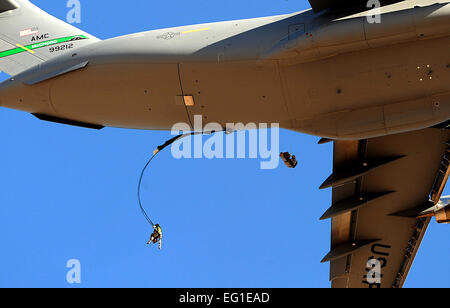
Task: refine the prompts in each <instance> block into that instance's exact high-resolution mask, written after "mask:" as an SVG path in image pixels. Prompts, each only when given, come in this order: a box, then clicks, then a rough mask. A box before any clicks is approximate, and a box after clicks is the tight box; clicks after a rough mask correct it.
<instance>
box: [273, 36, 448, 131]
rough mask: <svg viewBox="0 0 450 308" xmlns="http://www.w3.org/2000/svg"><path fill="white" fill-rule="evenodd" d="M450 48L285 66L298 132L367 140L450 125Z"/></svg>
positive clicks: (428, 45) (442, 42) (412, 47)
mask: <svg viewBox="0 0 450 308" xmlns="http://www.w3.org/2000/svg"><path fill="white" fill-rule="evenodd" d="M449 49H450V38H449V37H445V38H440V39H435V40H429V41H420V42H415V43H406V44H398V45H393V46H390V47H389V48H379V49H373V50H367V51H364V52H355V53H349V54H345V55H340V56H337V57H333V58H329V59H325V60H322V61H318V62H312V63H304V64H298V65H293V66H292V65H286V66H283V67H282V76H283V80H284V82H285V84H286V87H287V89H288V97H287V100H288V108H289V110H290V112H291V115H292V117H293V118H294V119H293V123H294V125H293V129H294V130H297V131H302V132H305V133H309V134H313V135H318V136H322V137H323V136H325V137H329V138H334V139H361V138H369V137H375V136H383V135H387V134H392V133H399V132H404V131H409V130H415V129H421V128H424V127H429V126H433V125H435V124H437V123H440V122H444V121H446V120H448V119H449V118H450V84H449V83H448V80H450V54H449V53H448V50H449ZM299 72H301V73H299Z"/></svg>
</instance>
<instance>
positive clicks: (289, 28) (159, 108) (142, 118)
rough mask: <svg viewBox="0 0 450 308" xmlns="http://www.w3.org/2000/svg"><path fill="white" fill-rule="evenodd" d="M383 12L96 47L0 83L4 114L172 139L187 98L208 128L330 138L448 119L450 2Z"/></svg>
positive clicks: (153, 36) (306, 15)
mask: <svg viewBox="0 0 450 308" xmlns="http://www.w3.org/2000/svg"><path fill="white" fill-rule="evenodd" d="M415 6H421V7H422V8H419V7H417V8H414V7H415ZM424 12H426V13H424ZM382 13H383V15H382V20H383V18H384V19H385V21H386V23H383V22H382V23H381V24H379V25H370V27H369V25H368V24H367V22H366V21H365V20H366V17H365V16H366V15H365V13H360V14H356V15H352V16H338V17H336V16H334V17H326V16H324V15H323V14H321V13H319V14H315V13H313V12H312V11H311V10H307V11H304V12H299V13H294V14H289V15H282V16H275V17H267V18H257V19H250V20H239V21H229V22H221V23H211V24H201V25H196V26H187V27H177V28H170V29H162V30H156V31H150V32H143V33H138V34H132V35H127V36H123V37H118V38H113V39H109V40H105V41H98V40H95V41H92V42H89V44H87V45H85V46H80V47H79V48H77V49H76V50H75V49H74V50H70V51H69V52H67V53H63V54H61V55H59V56H56V57H52V58H50V59H48V60H46V61H45V62H40V63H39V64H38V65H36V66H33V67H31V68H30V69H28V70H26V71H24V72H22V73H20V74H18V75H16V76H14V78H13V80H10V81H7V82H5V83H3V84H2V85H1V86H0V105H2V106H4V107H9V108H14V109H19V110H23V111H27V112H31V113H38V114H46V115H50V116H56V117H60V118H65V119H70V120H75V121H79V122H86V123H92V124H97V125H102V126H113V127H123V128H138V129H164V130H165V129H170V128H171V126H172V125H173V124H175V123H177V122H186V121H187V118H186V112H185V109H184V106H179V105H177V104H176V103H175V98H176V97H177V96H179V95H182V94H189V95H193V96H194V98H195V103H196V104H195V106H194V107H190V108H189V112H190V113H191V114H202V115H204V116H205V117H206V119H207V120H208V121H215V122H219V123H223V124H225V123H227V122H243V123H248V122H257V123H258V122H276V123H280V125H281V126H282V127H283V128H287V129H291V130H296V131H301V132H305V133H309V134H314V135H319V136H322V137H328V138H334V139H360V138H368V137H374V136H382V135H387V134H393V133H398V132H404V131H409V130H416V129H421V128H424V127H429V126H432V125H435V124H438V123H440V122H443V121H446V120H447V119H448V118H449V115H450V89H449V85H448V82H447V81H448V79H449V77H450V69H449V63H450V58H449V54H448V50H449V47H450V38H449V37H448V34H450V33H448V32H449V31H450V27H449V26H450V4H449V3H448V2H444V3H441V4H435V3H434V1H428V0H427V1H426V0H421V1H404V2H400V3H397V4H393V5H389V6H386V7H383V8H382ZM298 25H301V26H300V27H298ZM71 34H73V33H71ZM80 34H81V33H80ZM86 35H87V34H86ZM311 35H312V36H311ZM94 39H95V38H94ZM86 62H88V65H87V66H86V67H85V68H83V69H78V70H68V71H66V70H67V68H71V67H78V66H80V65H81V64H83V63H86ZM81 67H83V65H81ZM62 73H65V74H62ZM46 76H49V77H52V76H57V77H55V78H50V79H48V78H47V77H46ZM430 77H431V79H430ZM30 80H34V81H35V80H42V82H39V83H37V84H33V85H30ZM180 81H181V84H180Z"/></svg>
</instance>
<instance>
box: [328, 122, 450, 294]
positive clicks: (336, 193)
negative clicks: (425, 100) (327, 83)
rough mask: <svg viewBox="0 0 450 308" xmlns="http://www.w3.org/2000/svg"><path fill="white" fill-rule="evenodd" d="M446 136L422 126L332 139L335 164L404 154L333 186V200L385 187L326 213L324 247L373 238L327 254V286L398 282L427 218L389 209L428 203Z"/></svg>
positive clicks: (403, 277)
mask: <svg viewBox="0 0 450 308" xmlns="http://www.w3.org/2000/svg"><path fill="white" fill-rule="evenodd" d="M449 140H450V133H449V131H448V130H446V129H425V130H421V131H416V132H410V133H405V134H399V135H392V136H386V137H380V138H374V139H370V140H365V141H359V142H357V141H354V142H349V141H336V142H335V149H334V153H335V159H334V166H335V168H336V169H339V167H340V166H342V165H347V164H348V163H349V162H351V161H358V162H364V161H365V160H370V159H371V158H374V157H382V156H392V157H394V156H404V158H402V159H399V160H396V161H393V162H391V163H389V165H387V166H382V167H380V168H377V169H374V170H373V171H371V172H369V173H367V174H364V175H362V176H361V177H359V178H358V179H355V180H353V181H350V182H348V183H345V184H344V185H342V186H339V187H335V188H334V189H333V203H337V204H338V203H339V202H342V201H343V200H344V201H345V200H346V199H348V198H351V197H352V196H359V195H360V194H367V193H373V192H391V193H388V194H386V195H384V196H383V197H382V198H377V199H375V200H372V201H371V202H369V203H367V204H364V205H363V206H361V207H358V208H356V209H353V208H349V211H348V212H345V213H343V214H341V215H338V216H334V217H332V236H331V237H332V239H331V252H330V253H332V252H333V251H340V250H342V247H345V246H346V245H347V247H349V245H353V247H355V244H356V245H357V243H359V242H364V241H371V240H374V239H379V241H377V242H371V243H369V244H367V245H363V246H361V247H358V249H355V250H354V251H351V253H349V254H341V255H339V254H336V255H335V256H337V257H338V258H331V265H330V280H331V281H332V286H333V287H352V288H354V287H356V288H363V287H387V288H391V287H402V286H403V284H404V282H405V280H406V277H407V274H408V272H409V269H410V267H411V265H412V263H413V260H414V257H415V255H416V253H417V251H418V248H419V246H420V243H421V241H422V239H423V236H424V234H425V232H426V229H427V226H428V224H429V222H430V219H429V218H416V217H401V216H394V215H393V214H394V213H398V212H404V211H408V210H411V209H415V208H420V207H424V206H429V195H430V191H431V189H432V187H433V183H434V182H435V178H436V174H437V173H438V171H439V168H440V164H441V160H442V158H443V155H444V154H445V153H446V149H447V145H446V142H447V141H449ZM332 255H333V254H332ZM329 259H330V258H329ZM377 275H381V276H380V277H377ZM374 277H375V278H374Z"/></svg>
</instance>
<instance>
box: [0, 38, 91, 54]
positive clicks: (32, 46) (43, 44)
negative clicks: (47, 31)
mask: <svg viewBox="0 0 450 308" xmlns="http://www.w3.org/2000/svg"><path fill="white" fill-rule="evenodd" d="M86 39H89V38H88V37H87V36H85V35H73V36H67V37H63V38H59V39H54V40H49V41H45V42H40V43H34V44H30V45H27V46H24V47H25V48H27V49H29V50H35V49H40V48H43V47H48V46H53V45H58V44H62V43H66V42H70V41H76V40H86ZM22 52H27V50H25V49H23V48H22V47H18V48H14V49H10V50H6V51H2V52H0V58H4V57H9V56H12V55H16V54H19V53H22Z"/></svg>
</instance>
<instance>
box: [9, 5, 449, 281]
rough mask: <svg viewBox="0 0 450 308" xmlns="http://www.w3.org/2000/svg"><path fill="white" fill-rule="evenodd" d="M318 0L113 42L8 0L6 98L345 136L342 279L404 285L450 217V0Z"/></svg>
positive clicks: (335, 274) (71, 112)
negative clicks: (447, 193) (449, 192)
mask: <svg viewBox="0 0 450 308" xmlns="http://www.w3.org/2000/svg"><path fill="white" fill-rule="evenodd" d="M309 2H310V4H311V7H312V9H309V10H306V11H302V12H297V13H294V14H288V15H282V16H273V17H266V18H256V19H248V20H237V21H229V22H220V23H210V24H202V25H194V26H186V27H176V28H170V29H162V30H156V31H149V32H143V33H137V34H131V35H127V36H122V37H117V38H113V39H108V40H104V41H101V40H99V39H97V38H96V37H94V36H92V35H90V34H88V33H85V32H83V31H81V30H79V29H77V28H75V27H73V26H71V25H68V24H66V23H64V22H62V21H60V20H58V19H56V18H54V17H52V16H50V15H48V14H46V13H45V12H43V11H41V10H40V9H39V8H37V7H36V6H34V5H33V4H32V3H30V2H28V1H26V0H0V69H1V70H2V71H4V72H6V73H8V74H9V75H11V76H12V77H11V78H10V79H8V80H6V81H5V82H3V83H2V84H0V106H2V107H6V108H12V109H16V110H21V111H25V112H28V113H32V114H33V115H35V116H36V117H37V118H39V119H41V120H46V121H53V122H57V123H63V124H69V125H75V126H80V127H85V128H91V129H101V128H103V127H120V128H133V129H148V130H168V129H170V128H171V127H172V125H173V124H174V123H178V122H186V118H187V116H188V115H190V116H192V115H195V114H202V115H204V117H205V118H207V119H208V121H213V122H217V123H220V124H223V125H225V124H226V123H235V122H241V123H250V122H254V123H263V122H265V123H280V126H281V127H282V128H285V129H289V130H293V131H298V132H302V133H307V134H311V135H315V136H318V137H321V138H322V139H321V141H320V143H325V142H334V168H333V171H332V174H331V176H330V177H329V178H328V179H327V180H326V181H325V182H324V183H323V185H322V186H321V187H320V188H322V189H324V188H332V194H333V198H332V199H333V201H332V205H331V206H330V208H329V209H328V210H327V211H326V212H325V214H324V215H323V216H322V219H331V221H332V230H331V249H330V252H329V253H328V254H327V255H326V256H325V258H324V259H323V260H322V261H323V262H330V281H331V284H332V287H367V288H374V287H375V288H379V287H383V288H384V287H394V288H398V287H402V286H403V285H404V282H405V279H406V277H407V275H408V272H409V270H410V268H411V266H412V263H413V260H414V258H415V256H416V253H417V251H418V248H419V246H420V243H421V241H422V239H423V236H424V234H425V231H426V229H427V226H428V224H429V223H430V220H431V217H432V216H436V220H437V221H438V222H441V223H448V222H449V221H450V208H449V206H448V202H440V199H441V195H442V192H443V190H444V187H445V184H446V182H447V179H448V176H449V170H450V169H449V162H450V143H448V142H449V141H450V133H449V130H448V125H449V119H450V83H449V81H450V53H449V50H450V2H449V1H436V0H405V1H401V0H387V1H372V0H371V1H367V0H346V1H341V0H309ZM180 101H181V104H180ZM186 111H187V113H186ZM324 240H325V239H324Z"/></svg>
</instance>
